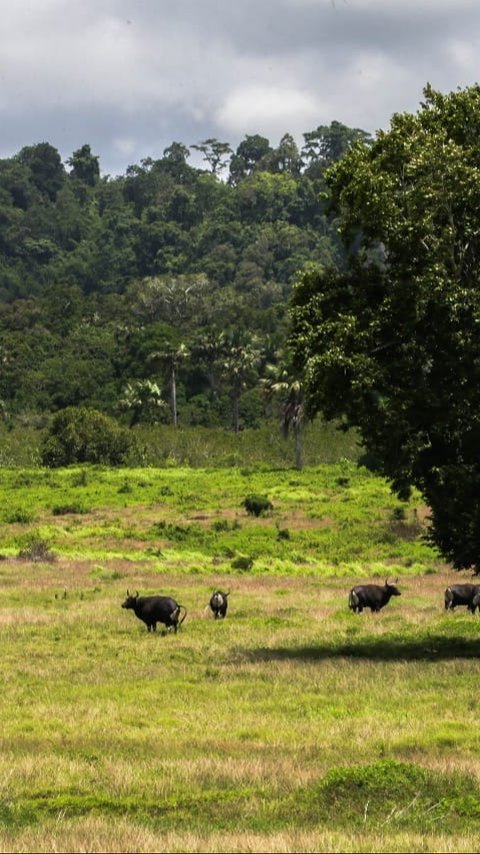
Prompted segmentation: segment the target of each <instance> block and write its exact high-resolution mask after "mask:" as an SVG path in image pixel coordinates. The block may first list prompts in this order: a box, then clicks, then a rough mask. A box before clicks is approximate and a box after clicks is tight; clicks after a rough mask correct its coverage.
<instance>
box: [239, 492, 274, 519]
mask: <svg viewBox="0 0 480 854" xmlns="http://www.w3.org/2000/svg"><path fill="white" fill-rule="evenodd" d="M243 506H244V507H245V510H246V511H247V513H249V514H250V515H251V516H261V515H262V514H263V513H267V511H268V510H273V504H272V503H271V501H269V500H268V498H267V496H266V495H247V497H246V498H245V500H244V502H243Z"/></svg>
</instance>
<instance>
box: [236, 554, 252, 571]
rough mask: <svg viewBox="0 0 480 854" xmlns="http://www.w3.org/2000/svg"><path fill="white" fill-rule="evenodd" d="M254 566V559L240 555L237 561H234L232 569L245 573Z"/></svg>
mask: <svg viewBox="0 0 480 854" xmlns="http://www.w3.org/2000/svg"><path fill="white" fill-rule="evenodd" d="M252 566H253V558H251V557H249V556H248V555H238V557H236V558H235V560H232V569H241V570H243V572H245V571H247V570H249V569H251V568H252Z"/></svg>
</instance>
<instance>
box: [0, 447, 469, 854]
mask: <svg viewBox="0 0 480 854" xmlns="http://www.w3.org/2000/svg"><path fill="white" fill-rule="evenodd" d="M126 485H127V486H128V488H126ZM250 493H259V494H262V495H263V494H265V495H268V497H269V499H270V501H271V502H272V505H273V510H272V511H271V512H270V513H268V514H267V515H266V516H264V517H260V518H258V519H257V518H254V517H253V518H252V517H250V516H248V514H246V512H245V510H244V509H243V508H242V500H243V498H244V497H245V495H247V494H250ZM0 495H1V497H2V505H3V507H4V508H5V516H4V518H3V519H2V522H1V527H0V530H1V536H2V546H1V552H2V554H3V556H4V559H3V560H2V561H0V638H1V642H2V693H1V696H0V748H1V749H0V851H27V850H35V851H51V850H58V851H85V850H89V851H119V850H121V851H151V850H169V851H187V850H188V851H226V850H228V851H280V852H281V851H285V852H287V851H288V852H294V851H342V850H343V851H372V850H375V851H417V850H422V851H468V850H476V844H477V843H476V839H477V838H478V832H479V830H480V746H479V742H478V714H479V711H480V701H479V700H478V697H477V695H478V691H477V685H478V680H479V677H480V633H479V625H480V623H479V620H478V617H473V616H472V615H470V614H468V613H465V612H457V613H455V614H451V613H446V612H445V611H444V608H443V591H444V589H445V587H446V585H447V584H448V583H450V582H451V581H452V578H456V576H455V575H454V574H453V572H452V570H451V569H449V568H448V567H445V566H444V565H443V564H442V563H441V562H440V561H439V559H438V557H437V556H436V555H435V553H434V552H433V551H431V550H430V549H429V548H428V546H427V545H426V544H425V542H423V541H422V539H421V537H422V533H423V532H424V521H423V520H424V516H425V509H424V508H423V507H422V506H421V503H420V501H419V500H418V496H415V497H414V499H413V500H412V502H411V503H410V504H408V505H405V506H404V507H403V509H402V511H401V512H400V511H399V509H398V508H399V506H400V505H399V502H398V501H397V500H396V499H394V498H393V497H392V496H391V495H390V493H389V491H388V488H387V486H386V484H385V483H383V482H382V481H381V480H380V479H379V478H377V477H375V476H373V475H372V474H371V473H369V472H368V471H366V470H365V469H358V468H357V467H356V466H355V465H354V464H353V463H347V462H342V463H338V464H336V465H326V464H325V465H320V466H315V467H313V468H310V469H307V470H305V471H303V472H300V473H299V472H293V471H291V470H290V471H289V470H286V471H284V470H272V469H266V468H262V469H261V470H257V469H253V468H249V469H248V470H245V469H244V470H237V469H228V470H226V469H213V468H210V469H204V470H202V469H194V470H192V469H184V468H178V467H175V468H170V469H162V470H158V469H124V470H121V471H118V470H115V471H114V470H108V469H103V468H84V469H70V470H61V471H56V472H49V471H45V470H41V469H29V470H18V469H17V470H13V469H12V470H2V471H1V483H0ZM16 508H18V510H21V509H22V508H23V509H25V510H28V511H29V513H31V514H32V517H33V520H34V521H32V522H29V521H28V518H27V519H26V521H23V519H24V518H25V517H24V516H22V515H21V514H20V513H19V515H18V517H17V520H16V521H14V520H13V517H12V514H14V511H15V509H16ZM58 508H60V509H61V511H62V512H58ZM79 508H81V509H82V512H78V510H79ZM69 509H70V510H69ZM7 517H8V518H7ZM281 530H288V532H289V536H288V537H287V538H284V537H280V538H279V531H281ZM38 542H47V543H48V544H49V546H50V547H51V548H52V549H53V551H54V552H55V555H56V559H55V560H54V561H45V560H44V561H42V560H33V559H31V560H29V559H28V558H27V559H19V558H18V557H17V554H18V551H19V549H20V548H21V547H22V544H23V545H25V544H26V543H30V545H31V544H32V543H33V544H35V543H38ZM242 554H243V555H244V556H248V557H251V558H252V560H253V564H252V566H251V568H250V569H234V568H233V567H232V563H234V561H235V558H236V557H238V556H239V555H242ZM387 574H388V575H390V576H392V575H394V574H398V575H399V576H400V578H399V586H400V589H401V591H402V596H401V597H399V598H396V599H394V600H392V601H391V603H390V604H389V605H388V607H387V608H385V609H384V610H383V611H382V612H381V613H380V614H370V613H369V612H368V613H367V612H365V613H363V614H362V615H355V614H352V613H351V612H350V611H349V610H348V607H347V596H348V590H349V587H350V586H351V584H352V583H353V582H354V581H355V580H356V579H357V578H359V577H364V578H375V577H378V578H379V579H380V580H381V581H382V582H383V578H384V577H385V575H387ZM216 587H220V588H222V589H225V590H230V599H229V601H230V608H229V613H228V616H227V619H226V620H224V621H215V620H213V618H212V617H211V615H209V611H208V608H207V605H208V601H209V598H210V595H211V592H212V590H213V589H215V588H216ZM127 588H128V589H130V590H136V589H138V590H140V591H141V592H142V593H150V592H162V593H168V594H170V595H173V596H174V597H175V598H177V600H178V601H179V602H181V603H182V604H183V605H184V606H185V607H186V609H187V611H188V615H187V619H186V621H185V623H184V625H183V627H182V629H181V630H180V631H179V632H178V633H177V634H176V635H174V634H167V635H165V636H162V635H161V633H160V632H158V633H157V634H156V635H151V634H149V633H147V631H146V629H145V626H144V625H143V623H141V621H139V620H138V619H136V618H135V616H134V614H133V613H132V612H131V611H126V610H122V608H121V607H120V606H121V603H122V601H123V599H124V597H125V592H126V590H127Z"/></svg>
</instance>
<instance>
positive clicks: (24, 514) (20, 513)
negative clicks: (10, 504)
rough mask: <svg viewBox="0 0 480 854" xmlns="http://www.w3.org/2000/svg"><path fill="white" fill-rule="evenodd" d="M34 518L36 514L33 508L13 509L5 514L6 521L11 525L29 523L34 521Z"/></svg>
mask: <svg viewBox="0 0 480 854" xmlns="http://www.w3.org/2000/svg"><path fill="white" fill-rule="evenodd" d="M34 519H35V516H34V514H33V513H32V512H31V510H25V509H24V508H20V509H18V510H12V511H11V512H10V513H7V515H6V516H5V521H6V522H8V524H9V525H14V524H15V523H19V524H21V525H28V524H29V523H30V522H33V520H34Z"/></svg>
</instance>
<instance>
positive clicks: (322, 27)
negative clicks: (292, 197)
mask: <svg viewBox="0 0 480 854" xmlns="http://www.w3.org/2000/svg"><path fill="white" fill-rule="evenodd" d="M479 66H480V2H479V0H2V9H1V23H0V117H1V134H0V157H10V156H11V155H13V154H15V153H17V152H18V151H19V150H20V149H21V148H22V146H24V145H32V144H34V143H36V142H43V141H47V142H50V143H51V144H52V145H54V146H55V147H56V148H58V150H59V151H60V154H61V155H62V157H63V158H64V159H66V158H67V157H69V156H70V154H71V153H72V152H73V151H74V150H75V149H77V148H79V147H80V146H81V145H83V144H84V143H88V144H89V145H90V146H91V148H92V150H93V152H94V153H95V154H97V155H99V157H100V166H101V170H102V172H103V173H104V174H105V173H108V174H111V175H117V174H123V173H124V172H125V169H126V167H127V166H128V165H129V164H131V163H139V162H140V160H141V159H142V158H143V157H149V156H151V157H154V158H157V157H161V156H162V154H163V151H164V149H165V148H166V147H167V146H168V145H170V143H171V142H172V141H174V140H175V141H178V142H183V143H184V144H185V145H191V144H193V143H198V142H199V141H201V140H203V139H206V138H208V137H216V138H218V139H219V140H221V141H222V142H229V143H230V145H232V147H233V148H235V147H236V146H237V145H238V143H239V142H240V141H241V140H242V139H243V137H244V136H245V134H254V133H260V134H262V135H263V136H266V137H268V138H269V140H270V142H271V143H272V145H276V144H278V142H279V140H280V138H281V137H282V135H283V134H284V133H286V132H288V133H292V134H293V135H294V137H295V138H296V140H297V142H298V143H299V145H300V146H301V145H302V143H303V136H302V134H303V133H304V132H306V131H310V130H313V129H315V128H316V127H317V126H318V125H321V124H330V122H331V121H332V120H334V119H336V120H338V121H341V122H343V123H344V124H346V125H349V126H351V127H360V128H363V129H364V130H367V131H370V132H371V133H373V132H375V130H377V129H378V128H380V127H388V124H389V121H390V117H391V115H392V113H394V112H403V111H405V110H408V111H416V110H417V109H418V107H419V104H420V101H421V99H422V89H423V87H424V85H425V83H426V82H427V81H428V82H430V83H432V85H433V86H434V88H436V89H439V90H441V91H443V92H449V91H452V90H454V89H456V88H457V87H464V86H469V85H472V84H473V83H476V82H478V81H479V78H480V69H479ZM197 156H198V155H197ZM190 162H194V161H193V158H192V160H191V161H190Z"/></svg>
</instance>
